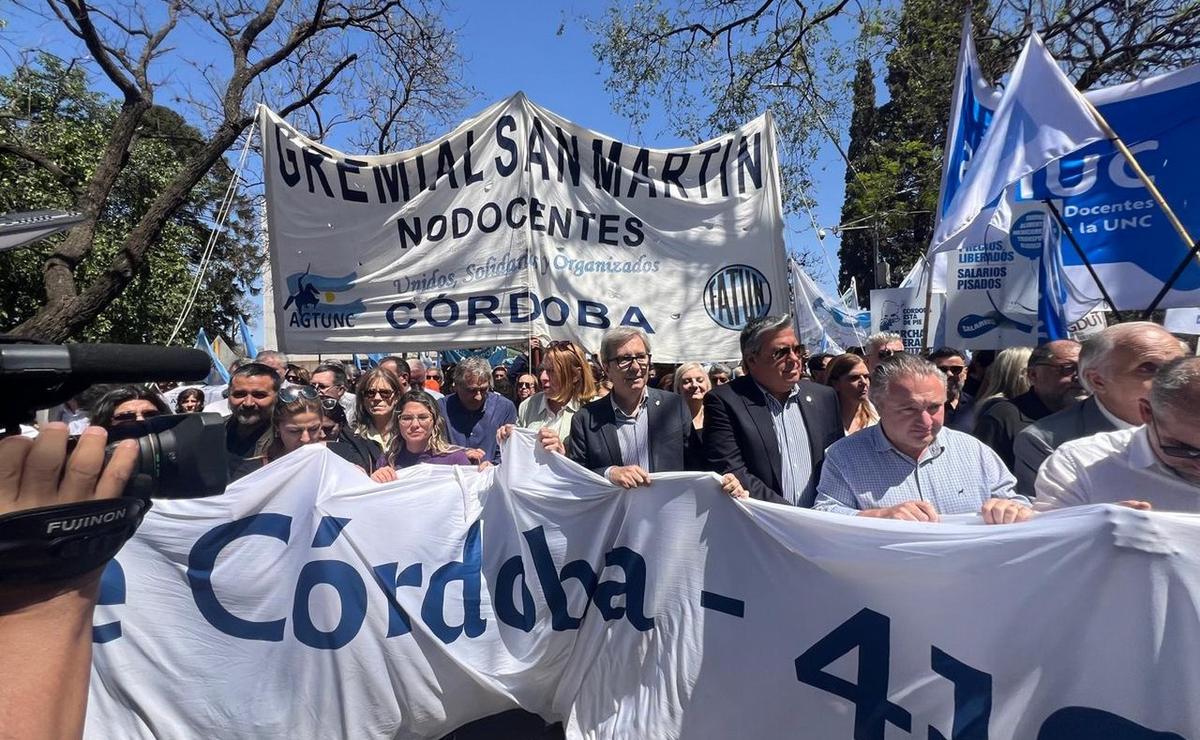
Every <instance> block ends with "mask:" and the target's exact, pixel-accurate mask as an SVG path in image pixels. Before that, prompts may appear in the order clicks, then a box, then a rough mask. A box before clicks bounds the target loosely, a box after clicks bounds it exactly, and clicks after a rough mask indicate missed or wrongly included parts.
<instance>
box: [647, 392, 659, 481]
mask: <svg viewBox="0 0 1200 740" xmlns="http://www.w3.org/2000/svg"><path fill="white" fill-rule="evenodd" d="M661 393H662V392H661V391H659V390H657V389H655V388H651V389H649V391H648V395H647V396H646V446H647V447H649V452H650V472H652V471H656V470H660V469H661V467H662V466H660V465H659V464H658V463H659V461H658V458H657V457H656V456H655V449H654V440H655V439H657V438H658V431H659V427H660V426H661V425H662V414H663V406H662V396H661V395H660V394H661Z"/></svg>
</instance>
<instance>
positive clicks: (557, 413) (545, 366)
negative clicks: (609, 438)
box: [496, 341, 598, 454]
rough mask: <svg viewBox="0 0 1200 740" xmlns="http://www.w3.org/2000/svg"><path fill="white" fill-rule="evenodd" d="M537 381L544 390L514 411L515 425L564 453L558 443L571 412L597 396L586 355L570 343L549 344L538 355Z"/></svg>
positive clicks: (504, 431)
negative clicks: (540, 364)
mask: <svg viewBox="0 0 1200 740" xmlns="http://www.w3.org/2000/svg"><path fill="white" fill-rule="evenodd" d="M539 375H540V377H539V380H540V381H541V383H542V385H543V387H544V388H545V389H546V390H544V391H539V392H537V393H534V394H533V395H532V396H530V397H529V398H527V399H525V400H524V401H522V402H521V407H520V408H519V409H517V423H516V426H518V427H521V428H522V429H534V430H537V431H538V439H539V440H540V441H541V443H542V446H543V447H545V448H546V449H548V450H552V451H555V452H561V453H564V454H565V452H566V448H565V446H564V445H563V442H562V440H564V439H567V438H568V437H569V436H570V435H571V419H573V418H575V412H577V411H579V409H580V408H581V407H582V406H583V405H584V404H585V403H587V402H589V401H591V400H592V399H594V398H595V397H596V396H597V395H598V390H597V388H596V381H595V379H594V378H593V377H592V369H591V366H590V365H589V364H588V361H587V355H585V354H584V353H583V350H582V349H580V348H579V347H578V346H577V345H575V344H574V343H572V342H567V341H561V342H551V343H550V346H548V347H547V348H546V351H545V352H544V353H543V354H542V366H541V371H540V374H539ZM512 428H513V425H505V426H502V427H500V429H499V430H497V432H496V438H497V439H499V440H501V441H503V440H504V439H505V438H507V437H508V435H509V434H510V433H511V432H512Z"/></svg>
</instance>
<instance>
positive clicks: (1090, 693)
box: [86, 432, 1200, 740]
mask: <svg viewBox="0 0 1200 740" xmlns="http://www.w3.org/2000/svg"><path fill="white" fill-rule="evenodd" d="M535 447H537V449H535ZM504 459H505V463H504V465H503V466H501V467H500V468H498V469H492V470H491V471H487V472H484V473H479V472H477V471H475V470H473V469H466V468H452V467H441V466H420V467H417V468H412V469H408V470H405V471H402V472H401V474H400V479H399V480H398V481H396V482H395V483H393V484H388V485H384V486H378V485H373V484H371V483H370V482H369V481H368V480H367V479H366V477H365V476H364V475H363V474H362V473H361V472H360V471H359V470H358V469H357V468H354V467H353V466H351V465H349V464H348V463H345V462H344V461H342V460H340V459H339V458H336V457H334V456H332V455H330V454H328V453H327V452H326V451H325V450H323V449H322V448H321V447H320V446H311V447H306V448H303V449H301V450H299V451H297V452H295V453H292V454H289V455H287V456H286V457H284V458H282V459H281V460H279V461H277V462H276V463H274V464H272V465H270V466H268V467H266V468H264V469H263V470H262V471H260V472H258V473H256V474H254V475H252V476H250V477H248V478H245V479H243V480H241V481H239V482H238V483H235V484H234V486H233V487H232V488H231V489H230V490H229V491H228V492H227V493H226V495H224V496H219V497H215V498H210V499H199V500H190V501H163V502H159V503H156V505H155V508H154V509H153V510H152V511H151V512H150V513H149V514H148V515H147V517H146V520H145V521H144V523H143V524H142V527H141V529H140V530H139V531H138V533H137V535H136V536H135V537H134V538H133V539H132V540H130V542H129V543H128V544H127V545H126V546H125V548H124V549H123V550H122V551H121V553H120V554H119V555H118V557H117V561H116V562H115V563H114V564H112V565H110V566H109V568H108V570H107V571H106V572H105V577H104V583H103V588H102V591H103V593H102V596H101V606H100V607H98V609H97V611H96V616H95V623H96V627H95V630H94V632H95V635H96V642H97V644H96V646H95V649H94V656H93V660H94V668H93V677H92V678H93V680H92V685H91V696H90V699H89V706H88V718H87V729H86V737H88V738H92V739H95V740H100V739H104V740H107V739H108V738H114V737H120V738H163V737H172V738H174V737H220V738H230V739H236V738H254V739H255V740H257V739H259V738H329V737H355V738H401V740H408V739H410V738H418V737H439V736H441V735H442V734H444V733H447V732H449V731H451V730H452V729H454V728H455V727H457V726H460V725H462V724H463V723H465V722H468V721H471V720H474V719H476V718H479V717H484V716H487V715H490V714H493V713H496V712H500V711H503V710H505V709H508V708H512V707H517V706H521V707H524V708H526V709H528V710H530V711H534V712H537V713H540V714H542V716H544V717H545V718H547V719H548V720H562V721H564V722H565V723H566V730H567V736H568V737H570V738H629V737H653V738H680V737H684V738H729V737H753V738H776V737H793V736H796V735H797V734H801V735H804V736H806V737H819V738H842V737H845V738H848V737H863V738H883V737H885V736H886V737H890V736H892V735H893V734H901V733H903V734H906V735H907V734H914V735H917V736H920V737H926V736H927V735H928V736H929V737H947V738H949V737H968V735H964V734H962V733H963V729H962V728H964V727H973V728H975V731H976V736H978V737H989V738H993V740H1005V739H1007V738H1034V737H1037V738H1042V739H1043V740H1059V739H1061V740H1065V739H1066V738H1078V737H1096V738H1100V737H1103V738H1108V739H1123V738H1150V737H1154V738H1164V739H1165V738H1171V737H1174V736H1172V735H1158V734H1151V733H1150V732H1149V731H1150V730H1154V731H1159V732H1176V733H1183V732H1188V731H1191V730H1194V729H1195V728H1196V727H1198V726H1200V704H1197V703H1196V702H1195V701H1193V699H1192V697H1194V696H1196V694H1197V691H1200V674H1198V673H1197V672H1196V670H1195V668H1194V666H1195V665H1196V663H1197V660H1198V659H1200V654H1198V647H1197V642H1196V639H1195V634H1194V633H1195V625H1196V621H1197V607H1196V604H1198V603H1200V581H1198V579H1197V575H1196V574H1197V573H1200V545H1198V544H1197V543H1198V542H1200V524H1198V523H1197V522H1196V520H1195V517H1189V516H1181V515H1165V514H1147V513H1145V512H1137V511H1132V510H1130V509H1123V508H1120V507H1088V508H1082V509H1076V510H1068V511H1064V512H1057V513H1053V514H1048V515H1047V514H1043V515H1039V516H1038V517H1037V518H1035V519H1034V520H1033V521H1030V522H1026V523H1023V524H1020V525H1010V526H995V527H985V526H983V525H980V524H978V523H977V522H978V518H977V517H973V516H971V517H962V516H960V517H949V518H948V519H947V520H946V521H943V522H942V523H939V524H932V525H930V524H919V523H912V522H897V521H885V520H866V519H863V518H860V517H846V516H842V515H837V514H823V513H817V512H812V511H807V510H800V509H795V508H792V507H787V506H779V505H774V504H765V503H760V502H754V501H734V500H732V499H730V498H728V497H727V496H726V495H725V494H723V493H722V492H721V491H720V490H719V487H718V483H717V481H716V478H715V476H712V475H711V474H691V473H665V474H659V475H656V476H655V481H654V484H653V485H652V486H651V487H649V488H643V489H639V490H636V491H623V490H618V489H614V488H613V487H612V486H611V485H609V484H608V483H607V482H606V481H604V480H603V479H601V478H600V477H599V476H596V475H594V474H592V473H591V472H589V471H586V470H584V469H582V468H580V467H578V466H575V465H574V464H573V463H570V462H569V461H567V460H566V459H565V458H562V457H561V456H557V455H553V454H550V453H546V452H545V451H543V450H541V449H540V447H538V446H537V445H536V443H535V440H534V437H533V435H532V434H531V433H528V432H520V433H518V434H517V435H515V437H514V438H513V440H512V441H511V442H510V443H509V446H508V447H506V449H505V452H504ZM1031 605H1036V612H1037V620H1038V623H1039V624H1043V625H1061V626H1063V628H1062V629H1053V628H1044V629H1030V622H1029V620H1030V609H1031ZM1114 636H1119V638H1120V639H1114ZM855 665H857V668H855ZM1151 677H1152V678H1153V680H1152V681H1151V680H1149V679H1150V678H1151Z"/></svg>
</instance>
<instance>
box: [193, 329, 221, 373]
mask: <svg viewBox="0 0 1200 740" xmlns="http://www.w3.org/2000/svg"><path fill="white" fill-rule="evenodd" d="M195 347H196V349H202V350H204V351H205V352H206V353H207V354H208V358H209V359H210V360H212V368H211V369H209V371H208V378H206V379H205V381H204V382H205V384H206V385H222V384H225V383H228V382H229V371H228V370H226V369H225V365H223V364H222V363H221V358H220V357H218V356H217V353H216V350H214V349H213V346H212V343H211V342H209V341H208V334H207V333H205V331H204V329H203V328H201V329H200V330H199V331H197V332H196V344H195Z"/></svg>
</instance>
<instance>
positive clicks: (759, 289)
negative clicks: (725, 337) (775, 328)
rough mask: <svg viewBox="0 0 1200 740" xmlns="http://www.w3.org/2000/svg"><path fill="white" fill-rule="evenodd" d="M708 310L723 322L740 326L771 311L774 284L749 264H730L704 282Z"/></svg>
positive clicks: (710, 314) (729, 326)
mask: <svg viewBox="0 0 1200 740" xmlns="http://www.w3.org/2000/svg"><path fill="white" fill-rule="evenodd" d="M704 310H705V311H708V316H709V318H711V319H712V320H713V321H715V322H716V323H717V324H718V325H719V326H723V327H725V328H726V329H733V330H735V331H736V330H739V329H741V328H742V327H743V326H745V325H746V324H748V323H750V322H751V321H753V320H754V319H758V318H762V317H763V316H766V315H767V314H768V313H770V312H771V284H770V283H769V282H767V278H766V276H765V275H763V274H762V273H761V272H759V271H758V270H756V269H755V268H753V267H751V266H749V265H729V266H728V267H723V268H721V269H720V270H717V271H716V272H714V273H713V274H712V277H710V278H709V279H708V282H707V283H705V285H704Z"/></svg>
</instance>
